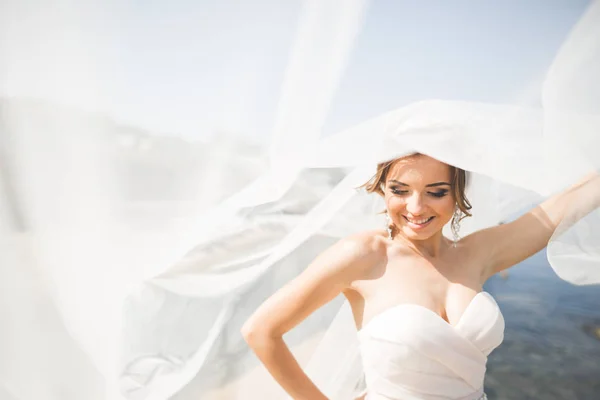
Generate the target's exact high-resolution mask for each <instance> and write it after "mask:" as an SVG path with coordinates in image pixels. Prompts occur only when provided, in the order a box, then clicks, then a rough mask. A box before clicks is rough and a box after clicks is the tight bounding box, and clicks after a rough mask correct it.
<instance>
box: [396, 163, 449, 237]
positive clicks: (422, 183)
mask: <svg viewBox="0 0 600 400" xmlns="http://www.w3.org/2000/svg"><path fill="white" fill-rule="evenodd" d="M451 182H452V177H451V170H450V167H449V166H448V165H447V164H444V163H442V162H440V161H438V160H435V159H433V158H431V157H428V156H426V155H420V154H419V155H412V156H408V157H403V158H401V159H399V160H397V161H395V162H394V164H393V165H392V166H391V167H390V170H389V173H388V174H387V176H386V181H385V190H384V198H385V203H386V208H387V212H388V215H389V216H390V218H391V219H392V222H393V223H394V226H395V227H396V228H397V229H399V230H400V231H401V232H402V233H403V234H404V235H405V236H406V237H407V238H409V239H412V240H425V239H427V238H429V237H431V236H433V235H434V234H436V233H438V232H440V231H441V230H442V228H443V227H444V225H446V223H448V221H450V219H452V216H453V214H454V208H455V205H456V200H455V199H454V196H453V194H452V193H453V191H452V187H451V185H450V184H451Z"/></svg>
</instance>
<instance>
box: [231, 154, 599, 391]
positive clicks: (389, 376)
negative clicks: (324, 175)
mask: <svg viewBox="0 0 600 400" xmlns="http://www.w3.org/2000/svg"><path fill="white" fill-rule="evenodd" d="M467 186H468V175H467V173H466V172H465V171H464V170H463V169H460V168H457V167H454V166H452V165H448V164H445V163H443V162H441V161H438V160H437V159H435V158H432V157H430V156H427V155H425V154H420V153H414V154H410V155H407V156H403V157H400V158H395V159H392V160H391V161H388V162H384V163H380V164H379V165H378V166H377V171H376V174H375V175H374V176H373V178H372V179H371V180H370V181H369V182H367V183H366V184H364V185H363V187H364V188H365V189H366V190H367V192H369V193H376V194H378V195H380V196H381V197H382V198H383V199H384V201H385V211H384V212H385V213H386V217H387V219H388V227H387V229H381V230H370V231H364V232H359V233H356V234H351V235H349V236H346V237H344V238H342V239H341V240H339V241H338V242H337V243H335V244H334V245H333V246H331V247H330V248H328V249H327V250H325V251H324V252H323V253H321V254H320V255H319V256H318V257H316V258H315V259H314V261H313V262H312V263H310V265H309V266H308V267H307V268H306V270H305V271H304V272H303V273H301V274H300V275H299V276H298V277H297V278H295V279H293V280H292V281H291V282H290V283H288V284H287V285H286V286H284V287H283V288H281V289H280V290H279V291H277V292H276V293H275V294H273V295H272V296H271V297H270V298H269V299H268V300H267V301H265V302H264V303H263V304H262V305H261V306H260V307H259V308H258V310H256V312H255V313H254V314H253V315H252V316H251V317H250V318H249V319H248V320H247V321H246V323H245V324H244V326H243V328H242V334H243V336H244V338H245V340H246V342H247V343H248V344H249V346H250V347H251V348H252V350H253V351H254V352H255V353H256V355H257V356H258V358H259V359H260V360H261V362H262V363H263V364H264V366H265V367H266V368H267V370H268V371H269V372H270V374H271V375H272V376H273V378H274V379H275V380H276V381H277V382H278V383H279V384H280V385H281V387H283V389H285V391H286V392H287V393H288V394H289V395H290V396H291V397H292V398H294V399H310V400H315V399H327V397H326V396H325V394H324V393H323V392H322V391H321V390H320V389H319V387H317V385H316V384H315V383H313V382H312V381H311V379H310V378H309V377H308V376H307V374H306V373H305V372H304V371H303V369H302V368H301V367H300V365H299V363H298V362H297V361H296V359H295V358H294V356H293V355H292V353H291V351H290V350H289V348H288V347H287V346H286V344H285V342H284V340H283V335H284V334H285V333H286V332H288V331H289V330H291V329H293V328H294V327H295V326H297V325H298V324H300V322H301V321H303V320H304V319H306V318H307V317H308V316H309V315H310V314H312V313H313V312H315V311H316V310H317V309H319V308H320V307H322V306H323V305H325V304H326V303H328V302H330V301H331V300H333V299H334V298H335V297H336V296H337V295H338V294H340V293H342V294H343V295H344V296H345V297H346V299H347V300H348V303H349V304H350V306H351V309H352V314H353V317H354V322H355V325H356V328H357V330H358V339H359V342H360V356H361V358H362V368H363V371H364V375H365V381H366V390H365V391H364V393H363V394H362V395H361V397H360V398H361V399H367V400H400V399H464V400H474V399H485V398H486V395H485V394H484V392H483V383H484V376H485V371H486V361H487V356H488V355H489V354H490V353H491V352H492V351H493V350H494V349H495V348H496V347H497V346H498V345H500V343H501V342H502V339H503V333H504V319H503V317H502V314H501V312H500V309H499V307H498V305H497V303H496V302H495V300H494V298H493V297H492V296H491V295H490V294H489V293H487V292H485V291H483V290H482V287H483V285H484V283H485V282H486V281H487V279H489V278H490V277H491V276H492V275H494V274H496V273H498V272H500V271H503V270H505V269H507V268H510V267H511V266H513V265H515V264H517V263H519V262H521V261H523V260H525V259H526V258H528V257H530V256H532V255H533V254H535V253H537V252H538V251H540V250H542V249H543V248H544V247H545V246H546V245H547V243H548V241H549V240H550V238H551V236H552V235H553V233H554V232H555V230H556V229H557V227H558V226H559V224H561V222H563V219H564V218H565V215H566V213H567V210H569V212H570V213H575V214H577V215H578V216H579V218H581V217H583V216H585V215H586V214H588V213H589V212H591V211H593V210H594V209H596V208H597V207H598V206H599V205H600V176H599V175H598V174H597V173H592V174H590V175H587V176H586V177H585V178H584V179H582V180H581V181H580V182H578V183H577V184H575V185H573V186H571V187H569V188H568V189H566V190H563V191H562V192H559V193H558V194H555V195H553V196H551V197H549V198H548V199H547V200H545V201H544V202H542V203H541V204H539V205H538V206H537V207H535V208H533V209H532V210H531V211H529V212H528V213H526V214H524V215H522V216H521V217H519V218H518V219H516V220H514V221H513V222H510V223H505V224H502V225H498V226H494V227H490V228H486V229H481V230H479V231H476V232H473V233H471V234H469V235H468V236H466V237H464V238H459V237H458V230H459V227H460V222H461V220H462V219H463V218H465V217H469V216H470V211H469V210H470V209H471V204H470V202H469V200H468V199H467V197H466V194H465V190H466V187H467ZM574 208H575V209H574ZM573 222H575V221H573V220H571V221H570V222H569V223H573ZM448 223H451V226H452V232H453V236H454V238H453V240H450V239H448V238H446V237H445V236H444V235H443V233H442V228H443V227H444V226H445V225H446V224H448Z"/></svg>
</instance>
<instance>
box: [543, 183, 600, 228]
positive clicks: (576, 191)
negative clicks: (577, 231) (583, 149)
mask: <svg viewBox="0 0 600 400" xmlns="http://www.w3.org/2000/svg"><path fill="white" fill-rule="evenodd" d="M540 207H541V208H542V210H543V211H544V212H545V214H546V215H547V216H548V218H549V219H550V222H551V224H552V225H553V227H554V229H556V227H558V225H559V224H562V225H563V227H565V228H566V227H568V226H571V225H573V224H575V223H576V222H577V221H579V220H580V219H582V218H583V217H585V216H586V215H588V214H589V213H591V212H592V211H594V210H596V209H597V208H598V207H600V174H599V173H598V172H594V173H591V174H588V175H587V176H585V177H584V178H583V179H582V180H581V181H579V182H577V183H576V184H575V185H573V186H571V187H569V188H568V189H566V190H565V191H563V192H561V193H559V194H556V195H554V196H552V197H551V198H549V199H548V200H546V201H545V202H543V203H542V204H541V205H540Z"/></svg>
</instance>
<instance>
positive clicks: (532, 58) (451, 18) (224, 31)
mask: <svg viewBox="0 0 600 400" xmlns="http://www.w3.org/2000/svg"><path fill="white" fill-rule="evenodd" d="M588 3H589V2H588V1H582V0H524V1H515V0H512V1H491V0H483V1H477V2H473V1H452V2H450V1H442V0H431V1H404V0H373V1H370V2H369V5H368V8H367V9H366V14H365V16H364V23H363V25H362V27H361V30H360V32H359V34H358V36H357V37H356V39H355V41H354V46H353V48H352V51H351V53H350V55H349V57H348V59H347V63H346V66H345V68H344V69H343V73H342V75H341V78H340V84H339V87H338V90H337V91H336V92H335V95H334V97H333V100H332V103H331V107H330V109H329V112H328V114H327V118H326V120H325V122H324V127H323V134H324V135H327V134H331V133H334V132H336V131H338V130H340V129H343V128H346V127H349V126H352V125H353V124H355V123H358V122H360V121H363V120H365V119H367V118H370V117H373V116H375V115H377V114H380V113H382V112H385V111H388V110H390V109H393V108H396V107H400V106H403V105H406V104H408V103H410V102H412V101H416V100H423V99H428V98H442V99H461V100H476V101H489V102H516V101H526V102H529V103H531V102H533V103H535V101H536V95H537V94H538V93H539V86H540V84H541V81H542V78H543V75H544V72H545V70H546V68H547V67H548V65H549V64H550V62H551V60H552V58H553V57H554V55H555V54H556V52H557V50H558V48H559V46H560V44H561V43H562V41H563V40H564V38H565V37H566V35H567V33H568V32H569V30H570V29H571V28H572V26H573V25H574V24H575V22H576V21H577V20H578V18H579V17H580V16H581V14H582V13H583V12H584V10H585V8H586V6H587V5H588ZM82 4H83V3H82V2H77V1H74V0H72V1H71V2H70V3H69V2H68V1H62V2H51V1H41V0H40V1H26V2H23V1H19V0H9V1H3V2H2V5H0V26H2V28H0V29H2V31H1V32H2V35H0V56H1V57H2V60H3V69H2V71H0V94H2V95H11V96H33V97H39V98H44V99H48V100H50V101H55V102H60V103H66V104H72V105H76V106H78V107H81V108H85V109H91V110H97V111H100V112H103V113H106V114H109V115H111V116H113V117H114V118H116V119H118V120H120V121H123V122H127V123H130V124H133V125H137V126H140V127H143V128H146V129H150V130H153V131H156V132H160V133H162V134H173V135H182V136H186V137H190V138H197V139H203V138H207V137H209V136H210V135H213V134H215V133H218V132H228V133H231V134H235V135H242V136H244V137H246V138H248V139H249V140H254V141H262V142H266V141H267V140H268V138H269V136H270V135H271V132H272V130H273V125H274V120H275V115H276V111H277V104H278V100H279V98H280V95H281V87H282V83H283V79H284V76H285V75H284V72H285V68H286V65H287V64H288V61H289V58H290V55H291V49H292V48H293V47H292V44H293V43H294V35H295V32H296V30H297V28H298V21H299V19H298V16H299V15H300V11H301V9H302V5H303V2H302V1H299V0H286V1H278V0H277V1H276V0H263V1H255V2H243V1H232V0H220V1H212V2H209V1H191V0H171V1H119V2H118V1H104V2H96V3H93V2H88V3H87V5H86V6H85V7H84V6H82ZM339 4H343V6H342V8H340V12H343V7H347V6H348V5H349V4H351V2H348V1H346V2H343V1H341V2H339Z"/></svg>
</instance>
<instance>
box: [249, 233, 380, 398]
mask: <svg viewBox="0 0 600 400" xmlns="http://www.w3.org/2000/svg"><path fill="white" fill-rule="evenodd" d="M384 258H385V244H384V243H383V242H382V241H381V240H378V238H377V237H376V236H375V235H373V234H371V233H363V234H358V235H354V236H350V237H348V238H345V239H342V240H340V241H339V242H337V243H336V244H334V245H333V246H332V247H330V248H329V249H327V250H326V251H324V252H323V253H321V254H320V255H319V256H318V257H317V258H316V259H315V260H314V261H313V262H312V263H311V264H310V265H309V266H308V267H307V269H306V270H305V271H304V272H303V273H301V274H300V275H299V276H298V277H297V278H295V279H294V280H292V281H291V282H290V283H288V284H287V285H286V286H284V287H283V288H281V289H280V290H279V291H277V292H276V293H275V294H274V295H273V296H271V297H270V298H269V299H267V300H266V301H265V302H264V303H263V304H262V305H261V306H260V307H259V308H258V310H257V311H256V312H255V313H254V314H253V315H252V316H251V317H250V319H248V321H246V323H245V324H244V326H243V328H242V335H243V336H244V339H245V340H246V342H247V343H248V345H249V346H250V347H251V348H252V350H253V351H254V352H255V353H256V355H257V356H258V358H259V359H260V360H261V361H262V363H263V364H264V365H265V367H266V368H267V370H268V371H269V373H270V374H271V375H272V376H273V377H274V378H275V380H276V381H277V382H278V383H279V384H280V385H281V386H282V387H283V388H284V389H285V391H286V392H287V393H288V394H289V395H290V396H292V398H294V399H296V400H304V399H306V400H309V399H310V400H318V399H327V398H326V397H325V395H324V394H323V393H322V392H321V391H320V390H319V389H318V388H317V387H316V386H315V384H314V383H313V382H312V381H311V380H310V379H309V378H308V376H307V375H306V374H305V373H304V372H303V371H302V369H301V367H300V365H299V364H298V362H297V361H296V359H295V358H294V356H293V355H292V353H291V352H290V350H289V349H288V347H287V346H286V344H285V342H284V341H283V335H284V334H285V333H286V332H288V331H289V330H290V329H292V328H294V327H295V326H296V325H298V324H299V323H300V322H302V321H303V320H304V319H305V318H306V317H308V316H309V315H310V314H311V313H313V312H314V311H315V310H317V309H318V308H320V307H321V306H323V305H324V304H326V303H328V302H329V301H331V300H333V299H334V298H335V297H336V296H337V295H339V294H340V293H342V292H343V291H344V290H346V289H348V288H349V286H350V284H351V283H352V282H353V281H355V280H358V279H362V278H363V277H364V275H365V273H366V272H367V269H368V268H369V267H371V266H373V265H376V264H378V263H381V262H384ZM250 397H251V396H250Z"/></svg>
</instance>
